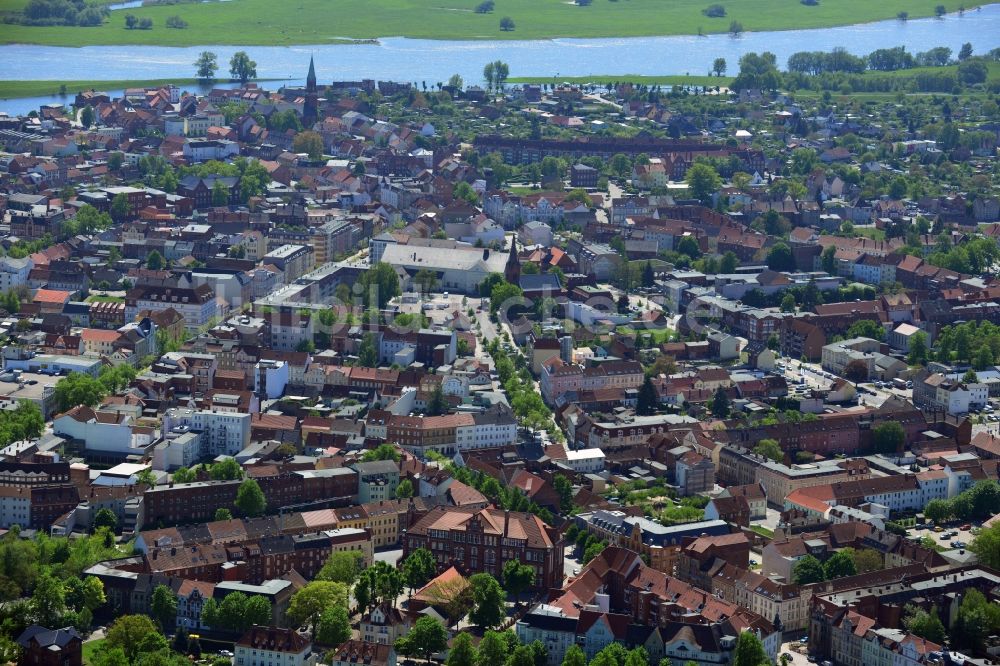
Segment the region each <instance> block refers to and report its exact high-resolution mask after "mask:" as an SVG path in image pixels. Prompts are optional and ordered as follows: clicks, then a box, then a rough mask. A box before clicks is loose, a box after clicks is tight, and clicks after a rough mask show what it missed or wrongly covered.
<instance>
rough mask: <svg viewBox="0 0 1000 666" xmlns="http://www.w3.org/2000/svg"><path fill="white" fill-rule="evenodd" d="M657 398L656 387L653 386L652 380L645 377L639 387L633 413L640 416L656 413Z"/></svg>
mask: <svg viewBox="0 0 1000 666" xmlns="http://www.w3.org/2000/svg"><path fill="white" fill-rule="evenodd" d="M659 401H660V400H659V398H658V397H657V394H656V388H655V387H654V386H653V380H652V379H650V378H649V377H646V381H644V382H643V383H642V386H641V387H640V388H639V397H638V404H637V405H636V408H635V413H636V414H638V415H640V416H650V415H652V414H655V413H656V406H657V404H658V403H659Z"/></svg>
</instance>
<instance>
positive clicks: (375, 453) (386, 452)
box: [361, 443, 402, 462]
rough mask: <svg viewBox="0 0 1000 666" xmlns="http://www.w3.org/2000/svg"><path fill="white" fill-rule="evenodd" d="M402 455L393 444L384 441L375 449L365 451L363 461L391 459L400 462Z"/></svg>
mask: <svg viewBox="0 0 1000 666" xmlns="http://www.w3.org/2000/svg"><path fill="white" fill-rule="evenodd" d="M401 458H402V456H401V455H400V453H399V450H398V449H397V448H396V447H395V446H393V445H392V444H388V443H384V444H379V445H378V446H377V447H375V448H374V449H369V450H368V451H365V454H364V455H363V456H361V461H362V462H375V461H376V460H391V461H393V462H399V461H400V459H401Z"/></svg>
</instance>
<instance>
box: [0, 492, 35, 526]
mask: <svg viewBox="0 0 1000 666" xmlns="http://www.w3.org/2000/svg"><path fill="white" fill-rule="evenodd" d="M30 524H31V488H29V487H27V486H21V485H17V486H0V527H2V528H3V529H9V528H10V527H11V526H13V525H20V526H22V527H27V526H28V525H30Z"/></svg>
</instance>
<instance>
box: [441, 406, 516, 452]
mask: <svg viewBox="0 0 1000 666" xmlns="http://www.w3.org/2000/svg"><path fill="white" fill-rule="evenodd" d="M472 419H473V423H472V424H471V425H459V426H456V427H455V447H456V448H457V449H458V450H459V451H468V450H470V449H492V448H496V447H498V446H507V445H509V444H514V443H515V442H517V420H516V419H515V418H514V416H513V415H512V414H511V413H510V410H509V409H508V408H506V407H501V406H499V405H498V406H496V407H491V408H490V409H488V410H486V411H485V412H483V413H481V414H473V415H472Z"/></svg>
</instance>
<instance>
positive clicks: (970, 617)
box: [950, 588, 1000, 652]
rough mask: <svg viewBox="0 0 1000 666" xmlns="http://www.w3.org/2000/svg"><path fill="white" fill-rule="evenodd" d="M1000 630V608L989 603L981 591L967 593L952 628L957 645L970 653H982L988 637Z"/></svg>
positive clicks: (953, 638) (973, 589) (952, 635)
mask: <svg viewBox="0 0 1000 666" xmlns="http://www.w3.org/2000/svg"><path fill="white" fill-rule="evenodd" d="M998 628H1000V606H997V605H996V603H993V602H988V601H987V600H986V597H985V596H984V595H983V593H982V592H980V591H979V590H977V589H975V588H972V589H968V590H966V591H965V595H964V597H963V598H962V604H961V606H960V607H959V609H958V618H957V620H956V621H955V624H954V625H953V626H952V631H951V634H950V635H951V637H952V641H953V643H954V644H955V645H957V646H959V647H964V648H966V649H968V650H970V651H976V652H978V651H981V650H982V649H983V644H984V642H985V640H986V637H987V636H988V635H990V634H991V633H993V632H994V631H996V630H997V629H998Z"/></svg>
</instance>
